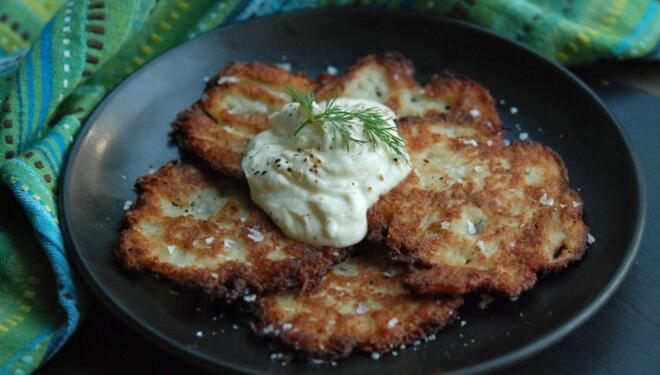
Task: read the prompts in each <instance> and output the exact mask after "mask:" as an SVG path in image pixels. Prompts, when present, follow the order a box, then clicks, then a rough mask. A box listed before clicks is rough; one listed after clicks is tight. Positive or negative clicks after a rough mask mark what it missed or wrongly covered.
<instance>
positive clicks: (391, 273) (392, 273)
mask: <svg viewBox="0 0 660 375" xmlns="http://www.w3.org/2000/svg"><path fill="white" fill-rule="evenodd" d="M396 275H397V272H396V270H387V271H385V272H383V276H385V277H392V276H396Z"/></svg>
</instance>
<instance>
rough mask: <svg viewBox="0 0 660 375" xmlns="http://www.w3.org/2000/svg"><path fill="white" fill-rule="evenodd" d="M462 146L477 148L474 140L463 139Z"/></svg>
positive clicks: (477, 144)
mask: <svg viewBox="0 0 660 375" xmlns="http://www.w3.org/2000/svg"><path fill="white" fill-rule="evenodd" d="M463 144H464V145H470V146H474V147H477V146H479V143H478V142H477V141H476V140H474V139H464V140H463Z"/></svg>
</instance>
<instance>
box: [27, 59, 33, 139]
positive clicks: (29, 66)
mask: <svg viewBox="0 0 660 375" xmlns="http://www.w3.org/2000/svg"><path fill="white" fill-rule="evenodd" d="M25 82H26V83H27V100H28V106H27V131H26V134H25V135H26V136H27V137H31V136H32V121H33V120H34V118H33V116H34V63H33V61H32V53H28V55H27V57H26V59H25ZM28 139H29V138H28Z"/></svg>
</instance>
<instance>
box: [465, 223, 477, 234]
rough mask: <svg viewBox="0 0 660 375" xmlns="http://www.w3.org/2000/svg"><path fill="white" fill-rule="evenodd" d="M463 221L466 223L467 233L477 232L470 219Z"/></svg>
mask: <svg viewBox="0 0 660 375" xmlns="http://www.w3.org/2000/svg"><path fill="white" fill-rule="evenodd" d="M465 223H466V224H467V232H468V234H477V227H476V226H475V225H474V223H473V222H472V221H471V220H470V219H465Z"/></svg>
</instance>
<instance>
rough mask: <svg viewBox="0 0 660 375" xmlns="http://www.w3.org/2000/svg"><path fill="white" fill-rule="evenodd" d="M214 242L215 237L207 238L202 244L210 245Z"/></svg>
mask: <svg viewBox="0 0 660 375" xmlns="http://www.w3.org/2000/svg"><path fill="white" fill-rule="evenodd" d="M213 241H215V237H207V238H206V239H205V240H204V242H206V244H207V245H210V244H212V243H213Z"/></svg>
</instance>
